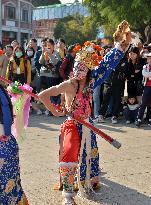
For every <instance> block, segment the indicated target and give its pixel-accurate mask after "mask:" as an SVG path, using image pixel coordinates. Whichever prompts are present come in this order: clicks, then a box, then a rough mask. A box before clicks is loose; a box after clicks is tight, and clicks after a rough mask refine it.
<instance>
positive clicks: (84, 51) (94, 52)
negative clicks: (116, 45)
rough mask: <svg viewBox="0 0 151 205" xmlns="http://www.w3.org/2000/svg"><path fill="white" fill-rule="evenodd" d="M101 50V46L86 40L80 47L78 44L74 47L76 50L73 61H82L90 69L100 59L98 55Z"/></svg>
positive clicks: (96, 64)
mask: <svg viewBox="0 0 151 205" xmlns="http://www.w3.org/2000/svg"><path fill="white" fill-rule="evenodd" d="M101 50H102V48H101V47H100V46H99V45H96V44H94V43H92V42H90V41H87V42H85V43H84V45H83V46H82V47H81V46H80V45H78V46H76V47H75V51H76V52H77V54H76V58H75V61H76V62H78V63H80V62H81V63H84V64H85V65H86V66H87V67H88V69H90V70H92V69H94V68H95V67H96V66H98V65H99V62H100V61H101V60H102V56H101V55H99V52H100V51H101Z"/></svg>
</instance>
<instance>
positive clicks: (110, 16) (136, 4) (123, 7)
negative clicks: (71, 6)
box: [84, 0, 151, 35]
mask: <svg viewBox="0 0 151 205" xmlns="http://www.w3.org/2000/svg"><path fill="white" fill-rule="evenodd" d="M84 3H85V5H87V6H88V7H89V9H90V12H91V14H92V16H93V17H94V18H95V19H96V20H97V21H98V22H100V24H101V25H102V24H103V25H105V28H107V27H111V28H113V29H115V28H116V27H117V24H118V23H119V22H121V21H122V20H124V19H125V20H127V21H128V22H129V23H130V25H131V27H132V29H133V30H138V31H139V32H140V33H141V34H142V35H143V32H144V29H145V27H146V26H147V25H151V12H150V11H151V1H150V0H110V1H108V0H84ZM111 30H112V29H111ZM106 31H107V33H108V32H109V33H110V32H111V31H110V30H109V31H108V29H107V30H106Z"/></svg>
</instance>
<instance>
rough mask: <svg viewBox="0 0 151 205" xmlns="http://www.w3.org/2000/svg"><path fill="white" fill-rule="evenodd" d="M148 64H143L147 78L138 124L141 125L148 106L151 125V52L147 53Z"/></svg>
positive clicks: (150, 124) (150, 123)
mask: <svg viewBox="0 0 151 205" xmlns="http://www.w3.org/2000/svg"><path fill="white" fill-rule="evenodd" d="M146 57H147V64H146V65H144V66H143V71H142V74H143V77H144V78H145V87H144V92H143V96H142V103H141V105H140V108H139V110H138V115H137V121H136V126H137V127H140V126H141V124H142V120H143V116H144V112H145V109H146V107H148V118H149V122H148V125H149V126H151V106H150V103H151V53H148V54H146Z"/></svg>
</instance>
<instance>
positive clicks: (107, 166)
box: [19, 115, 151, 205]
mask: <svg viewBox="0 0 151 205" xmlns="http://www.w3.org/2000/svg"><path fill="white" fill-rule="evenodd" d="M63 120H64V118H62V117H60V118H56V117H47V116H36V115H31V117H30V125H29V128H28V129H27V136H26V139H25V140H24V141H23V142H22V143H20V144H19V145H20V165H21V177H22V185H23V188H24V190H25V192H26V195H27V197H28V200H29V204H30V205H61V201H62V197H61V192H59V191H58V192H56V191H53V185H54V183H55V182H57V178H58V164H57V160H58V147H59V144H58V135H59V129H60V124H61V122H62V121H63ZM98 127H99V128H100V129H102V130H103V131H104V132H106V133H107V134H109V135H111V136H112V137H113V138H116V139H117V140H119V141H120V142H121V143H122V147H121V149H120V150H117V149H115V148H114V147H112V146H111V145H110V144H109V143H107V142H106V141H104V140H103V139H101V138H100V137H98V147H99V152H100V166H101V169H102V176H101V183H102V187H101V189H100V191H99V192H97V193H96V196H95V197H94V199H92V200H91V201H89V200H83V199H79V198H78V197H76V202H77V204H78V205H98V204H101V205H151V128H149V127H147V126H143V127H142V128H139V129H137V128H135V126H134V125H129V126H127V127H126V126H125V125H124V123H122V124H117V125H112V124H111V123H110V121H108V123H104V124H102V125H98Z"/></svg>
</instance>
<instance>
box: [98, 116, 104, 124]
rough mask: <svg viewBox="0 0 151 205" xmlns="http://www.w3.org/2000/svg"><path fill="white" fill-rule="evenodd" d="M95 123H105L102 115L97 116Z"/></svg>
mask: <svg viewBox="0 0 151 205" xmlns="http://www.w3.org/2000/svg"><path fill="white" fill-rule="evenodd" d="M97 122H98V123H104V122H105V120H104V117H103V115H99V116H98V118H97Z"/></svg>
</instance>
